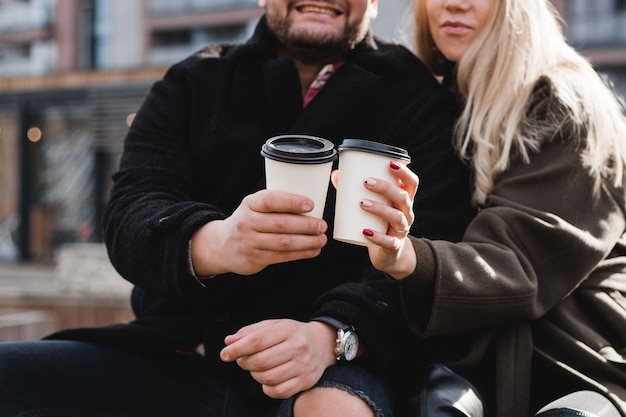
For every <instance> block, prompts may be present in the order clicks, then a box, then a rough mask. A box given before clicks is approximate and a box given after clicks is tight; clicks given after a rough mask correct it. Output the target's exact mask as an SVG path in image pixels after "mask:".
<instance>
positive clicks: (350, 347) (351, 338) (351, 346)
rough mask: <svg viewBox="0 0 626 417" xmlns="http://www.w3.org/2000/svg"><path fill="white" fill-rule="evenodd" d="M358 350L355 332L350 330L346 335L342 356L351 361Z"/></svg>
mask: <svg viewBox="0 0 626 417" xmlns="http://www.w3.org/2000/svg"><path fill="white" fill-rule="evenodd" d="M358 350H359V339H358V338H357V336H356V333H354V332H350V333H348V335H347V337H346V342H345V350H344V356H345V358H346V360H348V361H351V360H352V359H354V358H356V353H357V351H358Z"/></svg>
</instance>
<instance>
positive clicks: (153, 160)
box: [104, 58, 224, 296]
mask: <svg viewBox="0 0 626 417" xmlns="http://www.w3.org/2000/svg"><path fill="white" fill-rule="evenodd" d="M194 59H196V58H190V59H188V60H187V61H184V62H182V63H180V64H177V65H175V66H174V67H172V68H171V69H170V70H169V71H168V73H167V74H166V75H165V77H164V78H163V80H161V81H159V82H157V83H156V84H155V85H154V86H153V88H152V89H151V91H150V93H149V95H148V96H147V98H146V100H145V102H144V103H143V105H142V107H141V109H140V110H139V112H138V114H137V116H136V118H135V120H134V122H133V124H132V126H131V128H130V130H129V132H128V134H127V137H126V140H125V143H124V153H123V156H122V160H121V162H120V169H119V171H118V172H117V173H116V174H115V175H114V178H113V179H114V186H113V189H112V192H111V197H110V200H109V201H108V203H107V205H106V207H105V212H104V232H105V240H106V245H107V249H108V252H109V256H110V259H111V262H112V263H113V265H114V266H115V268H116V269H117V271H118V272H119V273H120V274H121V275H122V276H123V277H124V278H125V279H127V280H129V281H130V282H132V283H133V284H135V285H137V286H140V287H142V288H144V289H147V290H149V291H153V292H155V293H158V294H162V295H174V296H182V295H184V294H186V293H189V294H191V293H193V292H197V291H198V288H199V287H200V286H199V285H198V284H197V282H196V281H195V280H194V279H193V278H192V277H191V276H190V275H189V274H188V272H187V271H188V264H187V260H188V254H187V251H188V242H189V239H190V237H191V235H192V233H193V232H194V231H195V230H196V229H197V228H198V227H199V226H200V225H202V224H204V223H206V222H207V221H209V220H214V219H219V218H223V217H224V214H223V213H222V212H221V211H220V210H219V209H218V208H217V207H215V206H211V205H209V204H204V203H199V202H197V201H194V198H193V196H194V195H195V193H196V192H197V191H196V190H195V188H194V187H196V186H195V183H194V181H193V174H192V172H191V169H192V163H191V151H190V149H191V146H190V144H189V141H190V138H189V136H190V132H189V125H190V123H189V115H190V114H191V111H190V108H189V107H190V103H191V99H190V95H191V91H190V90H191V89H190V86H189V81H188V78H187V73H188V71H187V69H186V68H187V66H189V65H191V64H192V62H193V60H194Z"/></svg>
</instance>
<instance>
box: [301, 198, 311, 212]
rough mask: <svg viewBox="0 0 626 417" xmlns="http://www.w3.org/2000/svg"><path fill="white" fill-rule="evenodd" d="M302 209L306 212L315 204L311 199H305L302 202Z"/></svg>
mask: <svg viewBox="0 0 626 417" xmlns="http://www.w3.org/2000/svg"><path fill="white" fill-rule="evenodd" d="M302 210H304V211H305V212H307V213H308V212H309V211H311V210H313V204H311V202H310V201H305V202H303V203H302Z"/></svg>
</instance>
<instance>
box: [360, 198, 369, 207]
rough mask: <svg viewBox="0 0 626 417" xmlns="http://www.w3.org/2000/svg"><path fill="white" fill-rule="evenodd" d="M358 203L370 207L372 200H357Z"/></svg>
mask: <svg viewBox="0 0 626 417" xmlns="http://www.w3.org/2000/svg"><path fill="white" fill-rule="evenodd" d="M359 204H361V205H362V206H363V207H372V202H371V201H369V200H361V201H359Z"/></svg>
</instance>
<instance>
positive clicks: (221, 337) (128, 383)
mask: <svg viewBox="0 0 626 417" xmlns="http://www.w3.org/2000/svg"><path fill="white" fill-rule="evenodd" d="M259 5H260V6H261V7H262V8H264V9H265V12H266V13H265V16H264V17H263V18H262V19H261V20H260V22H259V24H258V25H257V28H256V30H255V33H254V35H253V36H252V37H251V39H249V40H248V41H247V42H246V43H244V44H241V45H218V46H213V47H209V48H207V49H205V50H203V51H200V52H199V53H197V54H195V55H193V56H191V57H189V58H188V59H186V60H184V61H182V62H181V63H178V64H176V65H174V66H173V67H172V68H171V69H170V70H169V71H168V73H167V74H166V76H165V77H164V79H163V80H161V81H160V82H158V83H156V84H155V85H154V87H153V89H152V91H151V92H150V94H149V95H148V97H147V98H146V101H145V103H144V104H143V106H142V108H141V110H140V111H139V112H138V114H137V117H136V119H135V121H134V123H133V125H132V126H131V129H130V131H129V133H128V136H127V138H126V142H125V149H124V154H123V158H122V161H121V165H120V170H119V172H118V173H117V174H116V175H115V176H114V180H115V185H114V188H113V191H112V194H111V199H110V201H109V203H108V205H107V207H106V210H105V235H106V243H107V247H108V250H109V254H110V258H111V261H112V263H113V265H114V266H115V267H116V269H117V270H118V271H119V272H120V274H121V275H122V276H123V277H124V278H126V279H127V280H129V281H131V282H132V283H133V284H135V289H134V291H133V296H132V303H133V308H134V310H135V312H136V315H137V319H136V320H135V321H133V322H132V323H130V324H120V325H115V326H110V327H106V328H99V329H73V330H67V331H63V332H60V333H57V334H54V335H51V336H50V337H48V338H46V339H47V340H45V341H37V342H30V343H13V344H7V345H4V346H2V345H0V410H2V411H0V415H3V416H4V415H6V416H14V415H26V414H27V413H31V414H35V415H42V414H43V415H48V414H44V413H49V414H51V415H64V416H65V415H71V416H74V415H93V414H95V415H98V416H101V415H102V416H133V417H141V416H147V415H150V416H155V415H168V416H171V415H176V416H237V417H246V416H274V415H277V413H280V414H279V415H293V414H294V412H295V415H296V416H298V417H303V416H306V415H311V414H315V413H317V415H320V414H324V415H325V416H334V415H342V416H344V417H345V416H368V415H371V416H373V415H377V416H382V415H385V416H390V415H393V408H394V407H395V405H394V404H393V401H394V399H393V395H392V394H391V393H390V392H389V390H388V385H387V384H386V383H387V382H388V381H389V379H390V378H393V377H394V376H395V373H394V372H395V370H397V369H398V364H399V363H401V361H403V360H406V358H399V357H397V356H396V355H395V353H396V352H398V349H397V342H398V341H399V340H400V339H401V336H399V335H400V334H402V324H401V323H402V318H401V315H400V311H399V308H398V305H397V303H396V299H395V298H394V296H395V292H394V291H393V286H392V284H391V283H390V281H388V280H387V279H386V277H385V276H384V274H382V273H380V272H377V271H375V270H374V269H373V268H372V266H371V263H370V261H369V258H368V252H367V250H366V249H365V248H363V247H360V246H353V245H349V244H345V243H340V242H337V241H334V240H332V239H329V238H328V237H327V235H328V236H332V227H333V225H332V218H333V215H332V214H333V210H334V190H333V189H332V188H331V190H330V191H329V198H328V201H327V204H326V212H325V214H324V219H316V218H312V217H309V216H302V215H301V214H302V213H305V212H307V211H309V210H310V209H311V208H312V206H311V204H312V202H311V200H309V199H307V198H305V197H303V196H299V195H293V194H285V193H279V192H272V191H268V190H263V188H264V172H263V158H262V157H261V156H260V149H261V145H262V144H263V143H264V142H265V140H267V139H268V138H269V137H272V136H275V135H277V134H285V133H302V134H308V135H315V136H320V137H323V138H326V139H329V140H332V141H333V142H334V143H335V145H338V144H339V143H340V142H341V141H342V139H343V138H361V139H369V140H376V141H380V142H386V143H389V144H391V145H397V146H401V147H403V148H405V149H408V150H409V152H410V154H411V157H412V166H413V167H414V169H415V171H416V172H417V173H418V175H419V176H420V181H421V185H420V191H419V192H418V195H417V198H416V199H415V214H416V218H417V220H416V222H415V224H414V225H413V228H412V233H413V234H416V235H419V236H426V237H432V238H444V239H455V240H456V239H459V238H460V236H461V234H462V231H463V229H464V227H465V225H466V223H467V221H468V219H469V217H470V216H471V214H472V213H471V209H470V208H469V201H470V199H469V194H468V189H467V188H468V187H467V183H468V178H467V171H466V168H465V167H464V166H463V165H462V164H461V163H460V161H459V160H458V159H457V157H456V155H455V153H454V151H453V149H452V146H451V139H450V138H451V136H450V131H451V127H452V125H453V120H454V116H455V114H454V113H455V104H454V100H453V98H452V97H451V96H450V95H449V94H448V93H447V92H446V91H444V90H442V89H440V87H439V86H438V84H437V83H436V81H435V80H434V79H433V78H432V76H431V75H430V73H429V72H428V71H427V70H426V69H425V67H424V66H423V65H422V64H421V63H420V62H419V61H418V60H416V58H415V57H414V56H413V55H412V54H411V53H410V52H409V51H407V50H406V49H405V48H403V47H400V46H397V45H391V44H386V43H384V42H382V41H380V40H377V39H374V37H373V36H372V35H371V34H370V33H369V25H370V22H371V20H372V19H374V18H375V16H376V13H377V0H332V1H330V0H329V1H323V0H322V1H319V0H318V1H309V0H295V1H294V0H260V1H259ZM336 288H341V291H339V292H338V293H337V294H342V295H341V296H340V297H339V296H337V297H335V296H334V295H333V294H335V293H334V292H333V291H334V290H335V289H336ZM346 294H347V295H346ZM320 317H323V318H320ZM335 327H338V328H335ZM352 330H355V331H356V334H357V335H358V338H359V340H360V344H359V346H360V347H359V353H358V358H356V359H355V360H353V361H346V359H351V358H345V357H343V356H344V355H343V353H342V352H336V351H335V348H336V347H339V348H341V347H342V346H336V340H335V339H336V338H337V337H338V336H342V337H343V336H345V334H344V333H349V331H352ZM344 331H345V332H344ZM355 346H356V345H355ZM337 357H338V359H337ZM337 360H339V361H340V362H348V363H347V364H345V365H344V364H343V363H340V364H336V361H337ZM41 368H45V369H46V371H47V372H46V375H52V376H51V377H50V378H52V379H51V381H53V382H48V383H45V382H43V381H49V380H47V379H43V380H42V379H40V377H39V375H41V374H40V373H39V370H40V369H41ZM35 371H37V372H38V373H37V375H38V376H37V377H36V378H35V379H33V378H31V377H29V375H32V374H31V373H30V372H35ZM45 378H48V377H45ZM41 384H43V386H45V389H44V388H43V387H42V385H41ZM8 386H10V387H11V388H10V389H9V388H7V387H8ZM314 386H316V387H320V388H319V390H317V389H313V390H309V389H310V388H312V387H314ZM307 390H309V391H307ZM303 391H307V393H309V392H318V393H322V395H321V396H320V397H314V398H316V400H315V401H313V403H312V404H311V403H310V402H309V403H307V402H306V400H307V398H311V397H307V396H301V397H298V396H297V394H298V393H300V392H303ZM354 395H356V398H360V401H356V402H355V401H344V400H345V399H347V398H355V396H354ZM319 398H321V399H319ZM300 399H302V401H300ZM303 401H304V402H303ZM294 410H295V411H294ZM2 413H4V414H2ZM38 413H39V414H38ZM54 413H56V414H54ZM81 413H83V414H81Z"/></svg>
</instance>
